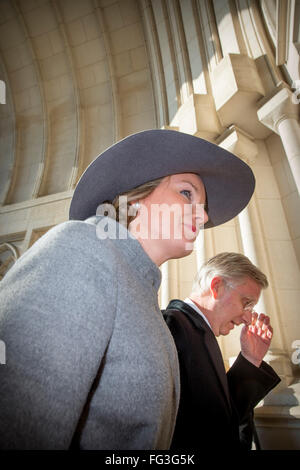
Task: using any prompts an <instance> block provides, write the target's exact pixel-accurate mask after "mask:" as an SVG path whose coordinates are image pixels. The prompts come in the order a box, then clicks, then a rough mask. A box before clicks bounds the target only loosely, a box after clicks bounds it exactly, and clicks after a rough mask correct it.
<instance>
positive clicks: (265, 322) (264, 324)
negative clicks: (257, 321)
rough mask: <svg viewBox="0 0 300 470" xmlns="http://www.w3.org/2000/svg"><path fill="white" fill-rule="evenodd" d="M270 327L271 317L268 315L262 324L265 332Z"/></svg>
mask: <svg viewBox="0 0 300 470" xmlns="http://www.w3.org/2000/svg"><path fill="white" fill-rule="evenodd" d="M269 325H270V317H269V316H268V315H265V318H264V322H263V324H262V327H261V328H262V330H263V331H265V330H266V329H267V328H268V327H269Z"/></svg>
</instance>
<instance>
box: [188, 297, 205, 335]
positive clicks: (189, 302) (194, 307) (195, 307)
mask: <svg viewBox="0 0 300 470" xmlns="http://www.w3.org/2000/svg"><path fill="white" fill-rule="evenodd" d="M184 302H185V303H186V304H188V305H189V306H190V307H192V308H193V309H194V310H196V312H197V313H199V315H201V317H202V318H203V320H204V321H205V322H206V323H207V324H208V326H209V328H210V329H211V330H212V327H211V326H210V323H209V321H208V320H207V318H206V316H205V315H204V313H202V312H201V310H200V309H199V307H197V305H196V304H195V303H194V302H193V301H192V300H191V299H190V298H189V297H187V298H186V299H184Z"/></svg>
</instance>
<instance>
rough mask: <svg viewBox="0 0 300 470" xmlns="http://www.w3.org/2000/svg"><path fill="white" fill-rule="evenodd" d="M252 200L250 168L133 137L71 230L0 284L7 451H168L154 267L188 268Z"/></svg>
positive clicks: (0, 378) (194, 143)
mask: <svg viewBox="0 0 300 470" xmlns="http://www.w3.org/2000/svg"><path fill="white" fill-rule="evenodd" d="M233 188H234V191H233ZM253 190H254V177H253V174H252V172H251V170H250V168H249V167H248V166H247V165H246V164H245V163H243V162H242V161H241V160H239V159H238V158H236V157H235V156H234V155H232V154H230V153H228V152H226V151H225V150H222V149H220V148H219V147H217V146H215V145H213V144H211V143H209V142H206V141H204V140H202V139H199V138H196V137H193V136H190V135H187V134H182V133H179V132H175V131H168V130H150V131H144V132H141V133H138V134H135V135H132V136H129V137H127V138H125V139H124V140H122V141H121V142H118V143H117V144H115V145H113V146H112V147H110V148H109V149H108V150H106V151H105V152H104V153H103V154H102V155H100V156H99V157H98V158H97V159H96V160H94V162H92V164H91V165H90V166H89V167H88V168H87V170H86V171H85V173H84V174H83V175H82V177H81V179H80V181H79V183H78V185H77V187H76V189H75V192H74V196H73V198H72V202H71V207H70V219H71V220H70V221H68V222H66V223H63V224H60V225H58V226H56V227H55V228H53V229H52V230H50V231H49V232H48V233H47V234H46V235H44V236H43V237H42V238H41V239H40V240H38V242H36V243H35V244H34V245H33V246H32V247H31V248H30V249H29V250H28V251H27V252H26V253H25V254H24V255H23V256H22V257H21V258H20V260H18V262H17V263H16V264H15V265H14V266H13V268H12V269H11V270H10V271H9V272H8V274H7V275H6V277H5V278H4V280H3V281H2V283H1V293H0V305H1V316H0V338H1V340H2V341H4V342H5V344H6V352H7V364H6V365H5V366H1V369H0V446H1V447H2V448H21V449H49V448H51V449H64V448H70V446H71V447H72V448H74V447H75V448H82V449H167V448H168V447H169V445H170V442H171V438H172V434H173V430H174V424H175V417H176V413H177V407H178V400H179V371H178V361H177V353H176V349H175V346H174V343H173V340H172V337H171V335H170V333H169V331H168V328H167V326H166V325H165V324H164V320H163V318H162V315H161V313H160V310H159V306H158V302H157V291H158V288H159V285H160V271H159V266H160V264H161V263H163V262H164V261H166V260H168V259H171V258H180V257H183V256H186V255H188V254H189V253H190V252H191V250H192V242H193V241H194V240H195V238H196V235H197V233H198V231H199V228H200V226H201V224H202V225H203V224H205V227H212V226H216V225H219V224H221V223H223V222H225V221H227V220H230V219H231V218H232V217H234V216H235V215H237V214H238V213H239V212H240V211H241V210H242V209H243V208H244V207H245V205H246V204H247V203H248V201H249V199H250V197H251V195H252V192H253ZM120 195H122V196H123V198H119V196H120ZM125 196H126V198H125ZM124 199H126V201H125V202H126V203H125V204H124ZM108 202H112V203H113V210H112V212H113V215H115V216H116V220H114V217H107V216H106V215H105V214H106V213H107V212H109V207H111V206H108ZM161 204H163V210H162V213H161V212H160V211H158V212H155V211H154V213H153V212H152V209H157V206H158V208H160V205H161ZM204 204H206V209H204ZM103 209H104V211H103ZM124 209H125V212H126V213H128V214H129V217H125V218H124V217H123V215H124V214H123V212H124ZM169 209H172V211H171V210H169ZM96 213H98V214H103V215H97V216H95V214H96ZM133 213H134V215H132V214H133ZM155 214H156V215H155ZM118 221H119V222H120V223H119V222H118ZM121 222H122V223H121Z"/></svg>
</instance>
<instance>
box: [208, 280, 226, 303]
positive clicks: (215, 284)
mask: <svg viewBox="0 0 300 470" xmlns="http://www.w3.org/2000/svg"><path fill="white" fill-rule="evenodd" d="M222 287H223V279H222V278H221V276H215V277H213V278H212V280H211V283H210V292H211V294H212V296H213V298H214V299H215V300H216V299H217V298H218V297H219V296H220V293H221V292H220V290H221V288H222Z"/></svg>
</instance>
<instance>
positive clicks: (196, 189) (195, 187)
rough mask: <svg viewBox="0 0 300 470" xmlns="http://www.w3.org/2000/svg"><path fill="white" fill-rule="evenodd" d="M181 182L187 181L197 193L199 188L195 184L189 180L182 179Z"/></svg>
mask: <svg viewBox="0 0 300 470" xmlns="http://www.w3.org/2000/svg"><path fill="white" fill-rule="evenodd" d="M182 183H188V184H190V185H191V186H192V187H193V188H194V190H195V191H196V193H199V188H197V186H195V185H194V184H193V183H191V182H190V181H186V180H182Z"/></svg>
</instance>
